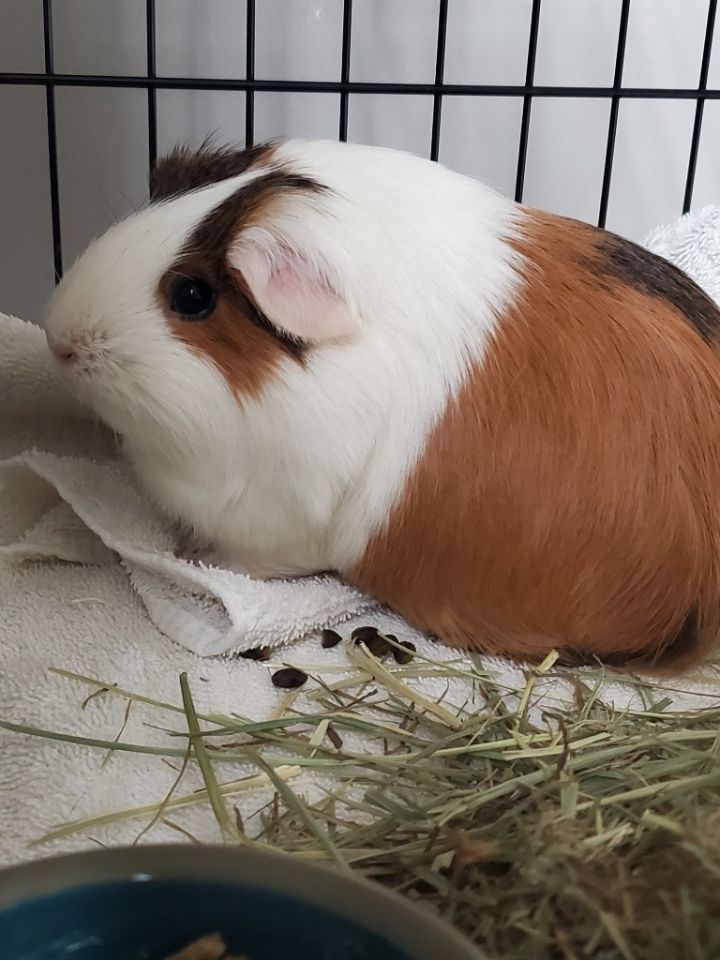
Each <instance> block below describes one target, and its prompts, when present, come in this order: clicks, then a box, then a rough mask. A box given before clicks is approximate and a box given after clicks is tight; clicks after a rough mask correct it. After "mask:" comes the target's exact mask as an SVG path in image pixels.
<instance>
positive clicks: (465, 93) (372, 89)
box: [0, 73, 720, 100]
mask: <svg viewBox="0 0 720 960" xmlns="http://www.w3.org/2000/svg"><path fill="white" fill-rule="evenodd" d="M8 85H10V86H12V85H21V86H31V87H46V86H49V85H51V86H54V87H111V88H113V89H118V90H122V89H137V88H140V89H142V90H144V89H146V88H147V87H153V88H155V89H157V90H254V91H262V92H268V93H275V92H278V93H280V92H282V93H343V92H347V93H351V94H356V93H357V94H368V95H372V94H376V93H392V94H400V95H405V96H434V95H435V94H436V93H439V94H441V95H442V96H443V97H532V98H533V99H535V98H541V97H547V98H556V97H559V98H562V97H580V98H585V99H592V100H603V99H609V98H611V97H614V96H619V97H620V98H621V99H625V100H697V98H698V90H697V87H688V88H684V87H623V88H622V89H616V88H615V87H568V86H553V87H549V86H538V87H535V86H532V85H526V84H520V85H512V84H477V83H467V84H462V83H443V84H441V85H439V86H438V85H436V84H434V83H362V82H355V81H353V82H350V83H343V82H342V81H340V80H337V81H335V80H257V79H255V80H243V79H237V78H234V79H215V78H214V77H213V78H197V79H192V78H190V77H132V76H128V77H119V76H110V75H107V74H84V73H82V74H77V73H56V74H53V75H52V76H48V75H46V74H42V73H0V86H8ZM702 96H703V99H704V100H720V87H718V88H708V89H707V90H704V91H703V94H702Z"/></svg>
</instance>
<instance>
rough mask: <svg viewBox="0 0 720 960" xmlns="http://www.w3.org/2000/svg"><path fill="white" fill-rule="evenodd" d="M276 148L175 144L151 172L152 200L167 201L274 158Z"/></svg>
mask: <svg viewBox="0 0 720 960" xmlns="http://www.w3.org/2000/svg"><path fill="white" fill-rule="evenodd" d="M274 152H275V147H274V145H273V144H272V143H261V144H257V145H256V146H254V147H248V148H247V149H244V150H242V149H237V148H234V147H214V146H213V145H212V143H211V142H210V141H209V140H207V141H205V143H203V144H202V145H201V146H200V147H199V148H198V149H196V150H193V149H192V148H190V147H176V148H175V149H174V150H171V151H170V153H168V154H166V155H165V156H163V157H160V158H159V159H158V161H157V163H156V164H155V166H154V167H153V169H152V171H151V173H150V200H151V201H153V202H155V201H159V200H168V199H169V198H170V197H177V196H180V195H181V194H183V193H189V192H190V191H191V190H197V189H198V188H200V187H206V186H208V185H209V184H211V183H219V182H220V181H221V180H227V179H228V177H235V176H237V175H238V174H241V173H245V171H246V170H249V169H250V167H254V166H261V165H263V164H266V163H268V162H269V161H270V160H271V159H272V155H273V153H274Z"/></svg>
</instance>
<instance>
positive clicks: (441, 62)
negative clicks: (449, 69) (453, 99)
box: [430, 0, 448, 160]
mask: <svg viewBox="0 0 720 960" xmlns="http://www.w3.org/2000/svg"><path fill="white" fill-rule="evenodd" d="M447 19H448V0H440V13H439V19H438V38H437V56H436V58H435V86H436V87H440V86H442V82H443V77H444V75H445V47H446V45H447ZM441 119H442V94H441V93H436V94H435V96H434V97H433V118H432V134H431V136H430V159H431V160H437V159H438V157H439V156H440V121H441Z"/></svg>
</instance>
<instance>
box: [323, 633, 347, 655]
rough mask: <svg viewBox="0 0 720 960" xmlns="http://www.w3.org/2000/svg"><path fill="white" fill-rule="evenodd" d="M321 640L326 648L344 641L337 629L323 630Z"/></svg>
mask: <svg viewBox="0 0 720 960" xmlns="http://www.w3.org/2000/svg"><path fill="white" fill-rule="evenodd" d="M320 642H321V643H322V645H323V647H324V648H325V649H326V650H329V649H330V647H336V646H337V645H338V644H339V643H342V637H341V636H340V634H339V633H338V632H337V631H336V630H323V632H322V634H321V639H320Z"/></svg>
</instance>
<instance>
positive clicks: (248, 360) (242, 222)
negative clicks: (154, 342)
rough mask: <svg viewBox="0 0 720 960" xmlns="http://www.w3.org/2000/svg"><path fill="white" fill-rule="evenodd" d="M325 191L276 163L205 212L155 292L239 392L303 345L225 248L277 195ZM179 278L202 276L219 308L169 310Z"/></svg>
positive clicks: (179, 329) (253, 388)
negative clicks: (267, 310)
mask: <svg viewBox="0 0 720 960" xmlns="http://www.w3.org/2000/svg"><path fill="white" fill-rule="evenodd" d="M322 189H323V188H322V187H321V186H320V185H319V184H317V183H315V181H313V180H309V179H308V178H306V177H301V176H297V175H295V174H291V173H288V172H287V171H284V170H281V169H277V170H272V171H270V172H269V173H267V174H265V175H264V176H261V177H258V178H257V179H255V180H252V181H251V182H250V183H248V184H247V186H244V187H242V188H241V189H240V190H238V191H237V193H235V194H233V195H232V196H230V197H228V199H227V200H225V201H224V202H223V203H221V204H219V205H218V206H217V207H216V208H215V209H214V210H212V211H211V212H210V213H209V214H208V215H207V216H206V217H205V219H204V220H203V221H202V222H201V223H200V224H199V225H198V226H197V228H196V229H195V231H194V232H193V234H192V236H191V237H190V239H189V240H188V242H187V244H186V246H185V250H184V251H183V252H182V253H181V255H180V257H179V258H178V260H177V261H176V262H175V263H174V264H173V266H172V267H171V269H170V270H169V271H168V272H167V273H166V274H165V276H164V277H163V278H162V280H161V282H160V286H159V291H158V296H159V299H160V301H161V303H162V306H163V309H164V310H165V313H166V316H167V317H168V321H169V322H170V324H171V326H172V329H173V330H174V332H175V333H176V335H177V336H178V337H179V338H180V339H181V340H183V341H184V342H185V343H186V344H187V345H188V346H190V347H191V348H192V349H193V350H195V351H196V352H197V353H198V354H200V355H201V356H204V357H207V358H208V359H210V360H212V361H213V362H214V363H215V365H216V366H217V368H218V369H219V370H220V371H221V373H222V374H223V376H224V377H225V379H226V380H227V381H228V383H229V384H230V386H231V387H232V388H233V390H234V391H235V392H237V393H239V394H251V395H257V394H258V393H259V392H260V390H261V388H262V385H263V383H264V382H266V381H267V379H268V378H269V377H270V376H271V374H272V372H273V371H274V370H275V369H276V368H277V366H278V365H279V364H280V363H281V362H282V360H283V358H287V357H290V358H292V359H294V360H296V361H298V362H300V363H302V361H303V358H304V355H305V351H306V345H305V344H304V343H302V342H300V341H298V340H296V339H294V338H293V337H290V336H289V335H288V334H286V333H285V332H284V331H283V330H281V329H278V328H277V327H275V326H274V325H273V324H272V323H271V322H270V321H269V320H268V318H267V317H265V316H264V314H263V313H262V311H261V310H260V309H259V307H258V305H257V304H256V303H255V301H254V300H253V297H252V295H251V293H250V290H249V288H248V286H247V284H246V283H245V280H244V278H243V277H242V275H241V274H239V273H238V272H237V271H234V270H231V269H230V268H229V267H228V264H227V252H228V247H229V246H230V244H231V243H232V242H233V241H234V240H235V238H236V237H237V236H238V234H239V232H240V231H241V230H242V228H243V227H244V226H249V225H250V224H251V223H254V222H257V220H258V219H259V218H261V217H262V214H263V212H265V211H267V210H268V208H269V205H270V204H272V203H273V201H275V200H277V198H278V197H280V196H282V195H285V194H288V193H292V192H302V191H306V192H319V191H321V190H322ZM178 276H186V277H199V278H201V279H202V280H204V281H205V282H206V283H208V284H210V286H211V287H212V288H213V289H214V290H216V291H217V294H218V302H217V306H216V308H215V310H214V311H213V312H212V313H211V314H210V315H209V316H208V317H207V318H206V319H204V320H198V321H193V320H183V319H182V318H180V317H178V316H176V315H175V314H173V313H172V311H171V310H170V307H169V304H170V299H171V290H172V284H173V281H174V280H175V279H176V278H177V277H178Z"/></svg>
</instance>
